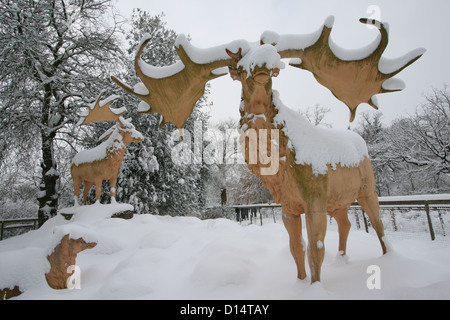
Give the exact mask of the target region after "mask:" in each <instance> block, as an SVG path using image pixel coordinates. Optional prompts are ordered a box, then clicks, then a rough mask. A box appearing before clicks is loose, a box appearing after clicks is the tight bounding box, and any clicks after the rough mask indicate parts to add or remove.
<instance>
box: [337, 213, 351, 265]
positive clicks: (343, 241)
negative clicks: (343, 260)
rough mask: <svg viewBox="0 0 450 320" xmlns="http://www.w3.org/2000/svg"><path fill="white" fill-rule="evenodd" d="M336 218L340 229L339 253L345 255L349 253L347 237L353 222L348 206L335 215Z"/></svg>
mask: <svg viewBox="0 0 450 320" xmlns="http://www.w3.org/2000/svg"><path fill="white" fill-rule="evenodd" d="M334 219H335V220H336V222H337V224H338V231H339V249H338V250H339V254H340V255H341V256H345V255H346V254H347V238H348V233H349V231H350V227H351V223H350V221H349V220H348V215H347V208H343V209H340V210H339V211H337V212H336V214H335V215H334Z"/></svg>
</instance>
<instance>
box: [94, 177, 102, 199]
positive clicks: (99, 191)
mask: <svg viewBox="0 0 450 320" xmlns="http://www.w3.org/2000/svg"><path fill="white" fill-rule="evenodd" d="M102 182H103V181H102V180H97V181H95V182H94V184H95V199H96V200H95V204H100V197H101V196H102Z"/></svg>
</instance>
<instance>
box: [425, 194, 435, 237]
mask: <svg viewBox="0 0 450 320" xmlns="http://www.w3.org/2000/svg"><path fill="white" fill-rule="evenodd" d="M425 213H426V214H427V221H428V229H429V230H430V236H431V240H434V239H435V235H434V230H433V224H432V222H431V217H430V206H429V205H428V201H425Z"/></svg>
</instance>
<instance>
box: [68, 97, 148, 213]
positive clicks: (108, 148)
mask: <svg viewBox="0 0 450 320" xmlns="http://www.w3.org/2000/svg"><path fill="white" fill-rule="evenodd" d="M103 94H104V93H101V94H100V96H99V97H98V98H97V100H96V101H95V103H93V104H91V105H90V106H89V108H88V110H87V113H85V114H83V116H82V117H81V119H80V121H79V122H78V125H82V124H86V123H91V122H99V121H116V125H115V126H113V127H111V128H110V129H108V130H107V131H106V132H105V133H104V134H103V135H102V136H101V137H100V138H99V141H102V140H104V141H103V142H102V143H101V144H100V145H98V146H97V147H95V148H93V149H89V150H83V151H80V152H79V153H77V154H76V155H75V156H74V157H73V159H72V167H71V174H72V179H73V188H74V192H73V194H74V202H75V204H74V205H75V206H78V196H79V192H80V186H81V183H82V182H83V181H84V191H83V195H84V199H83V203H84V204H85V205H86V202H87V195H88V193H89V190H90V189H91V187H92V185H94V184H95V197H96V199H97V200H96V203H100V196H101V194H102V182H103V181H104V180H109V182H110V186H111V203H115V202H116V183H117V176H118V175H119V170H120V166H121V164H122V161H123V157H124V155H125V152H126V150H127V144H129V143H131V142H142V140H143V136H142V134H141V133H140V132H138V131H137V130H136V129H135V127H134V126H133V125H132V124H131V122H130V121H129V120H126V119H124V118H123V117H122V115H123V114H124V113H125V112H126V111H127V110H126V109H125V108H124V107H122V108H119V109H111V107H110V104H111V103H112V102H113V101H115V100H117V99H119V97H118V96H112V97H109V98H107V99H105V100H103V101H100V99H101V98H102V96H103ZM105 139H106V140H105Z"/></svg>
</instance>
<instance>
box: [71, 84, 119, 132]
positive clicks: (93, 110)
mask: <svg viewBox="0 0 450 320" xmlns="http://www.w3.org/2000/svg"><path fill="white" fill-rule="evenodd" d="M104 94H105V93H104V92H102V93H100V95H99V96H98V98H97V100H95V102H94V103H91V104H90V105H89V109H88V110H86V112H84V113H83V114H81V116H80V121H79V122H78V123H77V125H79V126H81V125H83V124H86V123H92V122H98V121H116V122H119V123H120V117H121V116H122V115H123V114H124V113H126V112H127V109H126V108H125V107H122V108H118V109H111V103H113V102H114V101H115V100H118V99H121V97H120V96H110V97H108V98H106V99H105V100H103V101H101V98H102V97H103V95H104Z"/></svg>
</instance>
